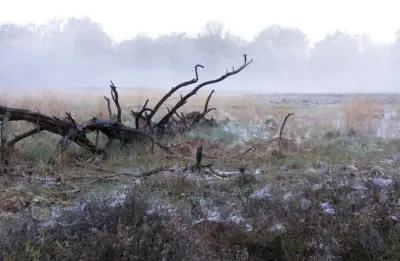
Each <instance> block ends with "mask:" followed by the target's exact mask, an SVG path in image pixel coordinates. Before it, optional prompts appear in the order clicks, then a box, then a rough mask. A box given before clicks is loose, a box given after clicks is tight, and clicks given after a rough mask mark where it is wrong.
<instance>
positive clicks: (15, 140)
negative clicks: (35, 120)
mask: <svg viewBox="0 0 400 261" xmlns="http://www.w3.org/2000/svg"><path fill="white" fill-rule="evenodd" d="M42 130H43V128H40V127H39V128H34V129H32V130H30V131H27V132H24V133H22V134H20V135H18V136H15V137H14V139H12V140H10V141H9V142H8V143H7V146H8V147H10V148H11V147H13V146H14V145H15V144H16V143H17V142H19V141H20V140H23V139H25V138H27V137H29V136H32V135H34V134H36V133H38V132H41V131H42Z"/></svg>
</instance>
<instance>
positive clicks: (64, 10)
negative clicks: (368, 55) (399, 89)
mask: <svg viewBox="0 0 400 261" xmlns="http://www.w3.org/2000/svg"><path fill="white" fill-rule="evenodd" d="M399 10H400V1H396V0H379V1H378V0H334V1H333V0H329V1H328V0H246V1H236V0H218V1H217V0H198V1H195V0H140V1H139V0H130V1H128V0H112V1H110V0H109V1H105V0H35V1H33V0H0V23H10V22H12V23H18V24H27V23H35V24H43V23H46V22H48V21H49V20H51V19H54V18H57V19H62V18H67V17H88V18H90V19H92V20H93V21H95V22H98V23H100V24H101V25H102V26H103V28H104V29H105V30H106V31H107V33H109V34H110V35H111V36H112V37H113V38H114V40H116V41H120V40H122V39H126V38H130V37H132V36H134V35H136V34H137V33H140V32H144V33H146V34H148V35H150V36H157V35H159V34H166V33H171V32H186V33H189V34H196V33H198V32H199V31H200V30H201V28H202V27H203V26H204V24H205V23H206V22H207V21H210V20H217V21H221V22H223V23H224V24H225V26H226V28H227V29H228V30H230V31H232V32H233V33H235V34H237V35H240V36H242V37H245V38H246V39H251V38H252V37H253V36H254V34H256V33H257V32H259V31H261V30H262V29H263V28H265V27H266V26H269V25H273V24H279V25H283V26H289V27H296V28H299V29H301V30H302V31H303V32H304V33H306V34H307V35H308V37H310V38H311V40H312V41H315V40H319V39H321V38H323V36H324V35H325V34H327V33H331V32H333V31H335V30H337V29H339V30H342V31H344V32H348V33H351V34H367V35H369V36H370V37H371V38H372V40H373V41H375V42H378V43H390V42H392V41H393V40H394V35H395V33H396V31H397V30H398V29H400V15H399Z"/></svg>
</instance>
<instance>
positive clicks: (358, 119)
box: [343, 98, 383, 133]
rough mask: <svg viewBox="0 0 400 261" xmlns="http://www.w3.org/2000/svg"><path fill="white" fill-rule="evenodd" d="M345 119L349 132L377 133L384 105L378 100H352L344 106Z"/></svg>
mask: <svg viewBox="0 0 400 261" xmlns="http://www.w3.org/2000/svg"><path fill="white" fill-rule="evenodd" d="M343 110H344V118H345V124H346V128H347V129H348V130H354V131H363V132H366V133H374V132H376V130H377V128H378V124H379V120H380V118H381V117H382V112H383V104H382V102H381V101H379V100H377V99H372V98H370V99H368V98H359V99H352V100H350V101H348V102H346V103H345V104H344V108H343Z"/></svg>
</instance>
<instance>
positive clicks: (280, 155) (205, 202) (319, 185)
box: [0, 88, 400, 260]
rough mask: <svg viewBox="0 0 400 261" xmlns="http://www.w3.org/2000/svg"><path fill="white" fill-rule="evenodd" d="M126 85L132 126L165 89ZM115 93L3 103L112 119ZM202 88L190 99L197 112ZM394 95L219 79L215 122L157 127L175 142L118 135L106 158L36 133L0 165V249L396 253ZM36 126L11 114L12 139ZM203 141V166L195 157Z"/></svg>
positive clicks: (5, 252) (399, 250)
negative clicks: (177, 128)
mask: <svg viewBox="0 0 400 261" xmlns="http://www.w3.org/2000/svg"><path fill="white" fill-rule="evenodd" d="M119 93H120V98H121V104H122V122H123V123H124V124H126V125H132V126H133V125H134V121H133V118H132V116H131V115H130V114H129V113H128V112H129V111H130V110H137V109H140V107H141V106H142V104H143V102H144V101H145V100H146V99H147V98H149V99H150V101H154V100H158V99H159V98H160V97H161V96H162V93H160V92H159V91H153V90H150V89H149V90H146V89H141V90H140V92H139V91H132V90H131V91H127V90H125V89H124V88H120V89H119ZM107 94H108V93H107V92H106V91H104V93H103V92H102V91H101V90H91V91H85V92H75V93H52V92H49V91H42V92H36V93H26V94H25V95H24V94H20V95H19V96H14V95H10V96H8V97H7V95H2V96H1V101H0V103H1V104H3V105H7V106H10V107H18V108H25V109H30V110H32V111H39V112H41V113H46V114H48V115H54V116H58V117H62V116H63V115H64V113H65V112H71V114H72V115H73V116H74V118H75V119H77V120H83V119H87V118H89V117H92V116H96V117H107V106H106V103H105V100H104V99H103V95H107ZM15 97H16V98H15ZM206 97H207V96H205V95H203V94H200V95H198V96H196V97H195V98H194V99H193V100H192V101H191V102H190V104H189V105H187V106H185V107H183V110H182V111H183V112H190V111H193V110H201V109H202V107H203V106H204V100H205V99H206ZM178 99H179V97H173V98H171V101H168V102H167V103H166V104H165V108H168V107H170V106H172V105H173V104H174V103H175V102H176V101H177V100H178ZM399 99H400V96H396V95H329V94H320V95H300V94H286V95H278V94H271V95H249V94H243V95H240V94H227V93H218V91H217V92H216V94H215V95H214V97H213V99H212V100H211V102H210V106H211V107H215V108H216V109H217V110H215V111H212V112H211V113H210V115H208V117H212V118H214V119H215V120H216V121H217V122H218V125H217V126H214V127H198V128H193V129H191V130H190V131H187V132H184V133H182V134H177V135H173V136H171V137H169V138H163V140H162V142H163V143H164V144H165V145H166V146H168V148H169V150H170V152H168V153H167V152H166V151H165V150H163V149H161V148H159V147H154V146H151V145H147V144H139V143H138V144H136V143H133V144H128V145H124V144H122V143H121V142H113V143H112V144H111V145H110V146H109V147H108V148H107V157H93V154H92V153H90V152H88V151H86V150H83V149H82V148H81V147H79V146H76V145H75V144H71V145H70V146H69V147H68V150H66V151H65V152H63V153H59V154H56V156H54V155H55V149H56V144H57V143H58V142H59V137H57V135H54V134H51V133H47V132H40V133H37V134H35V135H33V136H31V137H29V138H26V139H24V140H21V141H20V142H18V143H17V144H16V145H15V146H14V147H13V148H12V149H11V150H9V151H8V153H9V155H7V160H6V161H2V165H1V168H0V191H1V193H0V197H1V198H0V253H1V256H2V259H4V260H24V259H29V260H46V259H62V260H64V259H66V260H78V259H82V260H98V259H103V260H147V259H150V260H154V259H155V260H188V259H190V260H221V259H222V260H282V259H284V260H305V259H307V260H369V259H374V260H396V257H398V255H399V254H400V241H399V240H400V238H399V237H400V231H399V222H400V212H399V204H400V202H399V197H400V194H399V191H400V190H399V186H400V180H399V178H398V171H399V168H400V151H399V146H400V143H399V139H398V138H399V135H400V133H399V117H400V102H399ZM150 104H151V102H150ZM165 108H163V110H166V109H165ZM288 113H294V115H292V116H290V117H289V118H288V119H287V123H286V125H285V126H284V128H282V137H279V132H280V131H281V126H282V122H283V120H284V118H285V116H286V115H288ZM30 128H31V126H29V124H27V123H19V122H12V123H11V124H10V126H9V129H10V130H9V134H8V136H9V137H7V138H8V139H12V138H13V135H18V134H20V133H23V132H24V131H26V130H29V129H30ZM90 138H91V139H94V138H95V137H92V136H91V137H90ZM106 142H107V139H106V137H104V136H100V137H99V143H100V144H105V143H106ZM199 146H201V147H202V157H203V158H202V164H204V167H200V168H192V167H190V166H194V165H193V164H196V160H197V159H196V153H198V148H199ZM50 159H52V160H51V161H50Z"/></svg>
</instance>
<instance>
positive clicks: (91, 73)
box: [0, 18, 400, 93]
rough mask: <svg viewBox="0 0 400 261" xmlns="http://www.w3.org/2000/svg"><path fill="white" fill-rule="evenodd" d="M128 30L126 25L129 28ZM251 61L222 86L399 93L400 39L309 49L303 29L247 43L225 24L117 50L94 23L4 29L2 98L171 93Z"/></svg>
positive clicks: (341, 38) (333, 41) (336, 37)
mask: <svg viewBox="0 0 400 261" xmlns="http://www.w3.org/2000/svg"><path fill="white" fill-rule="evenodd" d="M127 26H128V25H127ZM243 53H246V54H248V56H250V57H252V58H253V59H254V60H255V62H254V63H253V64H252V65H251V66H249V67H248V68H247V69H246V70H245V71H243V72H242V73H240V74H239V75H237V76H235V77H232V78H230V79H229V80H227V81H226V82H224V83H221V84H219V86H218V88H221V89H222V90H225V91H226V90H238V91H243V90H245V91H251V92H333V93H335V92H398V91H399V90H400V88H398V87H399V83H400V73H399V68H400V64H399V62H400V35H397V37H396V41H395V42H394V43H392V44H386V45H382V44H376V43H374V42H372V41H371V40H370V39H369V38H368V36H365V35H349V34H346V33H342V32H333V33H331V34H329V35H327V36H326V37H325V38H324V39H322V40H321V41H319V42H316V43H314V44H310V41H309V39H308V38H307V36H306V35H305V34H304V33H302V32H301V31H300V30H298V29H293V28H284V27H280V26H270V27H267V28H266V29H265V30H263V31H261V32H260V33H259V34H258V35H257V36H256V37H254V39H252V40H250V41H245V40H243V39H241V38H240V37H238V36H236V35H235V34H234V33H232V32H229V31H226V30H225V29H224V27H223V25H222V24H220V23H217V22H210V23H207V24H206V26H205V27H204V29H203V31H202V32H200V33H199V34H198V35H196V36H195V37H193V36H188V35H186V34H185V33H174V34H168V35H161V36H159V37H157V38H150V37H148V36H146V35H145V34H140V35H136V36H132V38H131V39H130V40H124V41H122V42H114V41H113V39H111V37H110V36H109V35H108V34H107V33H106V32H105V31H104V30H103V29H102V28H101V27H100V26H99V25H98V24H96V23H94V22H92V21H90V20H89V19H75V18H71V19H69V20H67V21H53V22H52V23H49V24H46V25H41V26H33V25H28V26H20V25H15V24H3V25H0V57H1V59H0V90H5V89H6V88H12V89H14V90H19V89H20V90H23V89H25V88H48V89H63V88H98V87H104V86H106V85H107V84H108V82H109V80H111V79H112V80H113V81H114V82H115V83H116V84H117V85H120V86H125V87H149V88H169V87H171V86H172V85H174V84H175V83H178V82H181V81H185V80H188V79H191V78H193V76H194V75H193V66H194V65H195V64H202V65H204V66H205V69H204V70H202V71H201V72H200V79H203V80H207V79H210V78H212V77H217V76H219V75H220V74H223V73H224V72H225V71H226V69H229V68H231V66H232V65H236V66H238V65H240V64H241V62H242V54H243Z"/></svg>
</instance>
